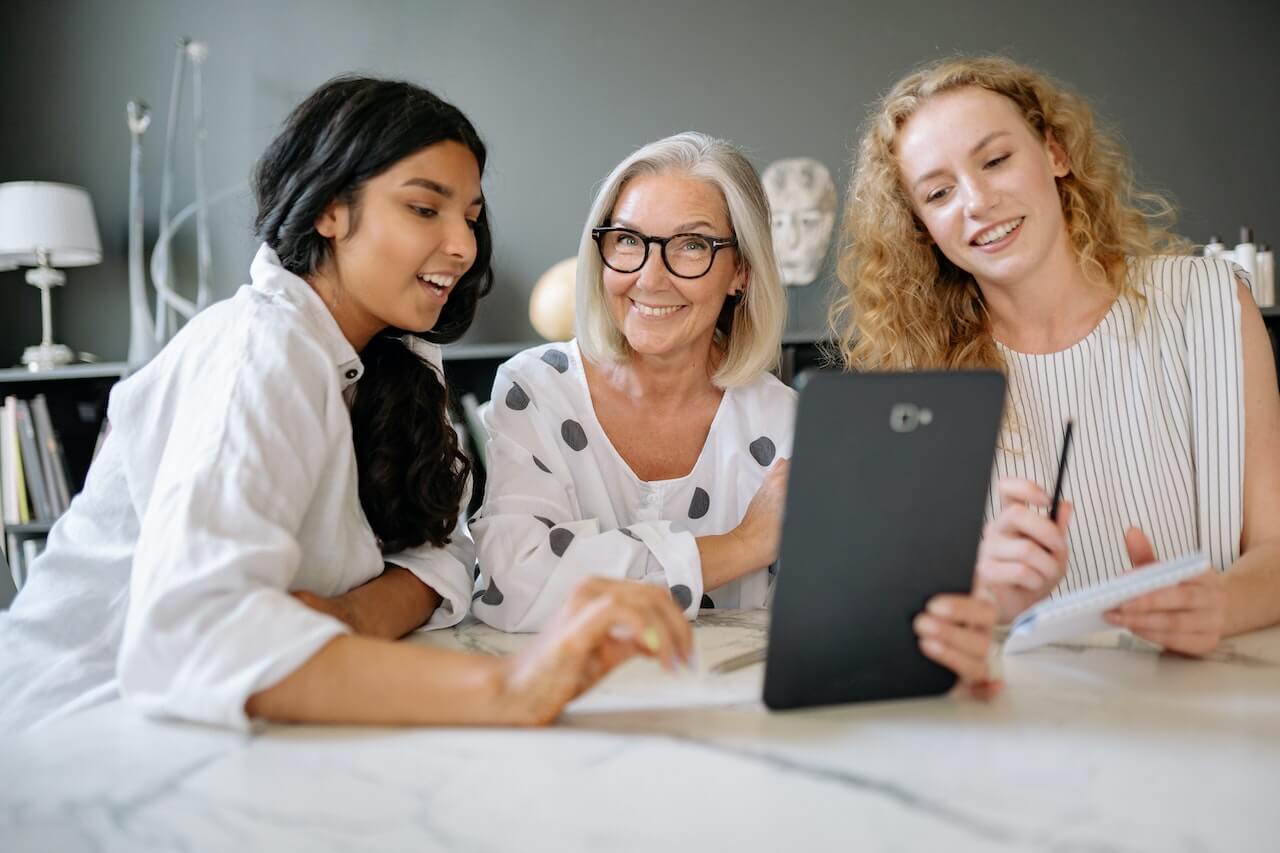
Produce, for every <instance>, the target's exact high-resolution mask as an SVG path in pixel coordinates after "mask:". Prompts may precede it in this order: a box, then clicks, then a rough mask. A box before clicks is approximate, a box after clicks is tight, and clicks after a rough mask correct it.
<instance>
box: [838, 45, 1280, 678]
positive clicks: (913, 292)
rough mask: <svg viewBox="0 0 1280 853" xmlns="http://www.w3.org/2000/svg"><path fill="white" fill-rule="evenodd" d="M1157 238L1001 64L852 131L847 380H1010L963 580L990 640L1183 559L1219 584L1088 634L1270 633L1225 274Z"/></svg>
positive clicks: (1230, 276)
mask: <svg viewBox="0 0 1280 853" xmlns="http://www.w3.org/2000/svg"><path fill="white" fill-rule="evenodd" d="M1172 214H1173V210H1172V208H1171V206H1170V205H1169V204H1168V203H1167V202H1165V201H1164V199H1162V198H1161V197H1160V196H1158V195H1155V194H1152V193H1147V192H1143V191H1141V190H1139V189H1138V188H1137V187H1136V186H1135V184H1134V180H1133V176H1132V173H1131V171H1130V168H1129V164H1128V159H1127V157H1126V155H1125V153H1124V151H1123V149H1122V147H1121V146H1120V144H1119V143H1118V141H1117V140H1116V138H1115V137H1114V136H1112V135H1111V134H1109V133H1108V132H1106V131H1104V130H1102V129H1100V128H1098V127H1097V126H1096V125H1095V123H1094V119H1093V114H1092V110H1091V109H1090V107H1089V105H1088V104H1087V103H1086V102H1085V101H1084V100H1083V99H1081V98H1080V97H1079V96H1077V95H1074V94H1072V93H1071V92H1069V91H1067V90H1066V89H1064V88H1063V87H1062V86H1060V85H1059V84H1057V83H1056V82H1054V81H1053V80H1051V79H1049V78H1048V77H1047V76H1045V75H1044V74H1041V73H1039V72H1037V71H1035V70H1033V69H1030V68H1027V67H1025V66H1021V65H1018V64H1016V63H1014V62H1012V61H1010V60H1007V59H1003V58H999V57H984V58H960V59H950V60H945V61H942V62H938V63H935V64H932V65H929V66H926V67H924V68H922V69H920V70H917V71H915V72H913V73H912V74H910V75H908V76H907V77H905V78H904V79H902V80H901V81H900V82H898V84H897V85H895V86H894V87H893V88H892V90H890V92H889V93H888V94H887V95H885V96H884V98H883V99H882V100H881V101H880V103H879V104H878V105H877V106H876V108H875V110H874V111H873V113H872V115H871V117H870V120H869V124H868V126H867V128H866V130H865V133H864V135H863V138H862V141H861V146H860V149H859V155H858V161H857V163H856V165H855V173H854V176H853V180H852V186H851V190H850V192H849V200H848V210H847V212H846V217H845V225H844V230H845V246H844V250H843V255H842V257H841V262H840V277H841V279H842V281H843V282H844V284H845V288H846V290H845V292H844V293H843V294H841V296H840V297H839V299H838V300H837V302H836V304H835V305H834V306H833V311H832V324H833V327H834V329H835V333H836V336H837V339H838V341H839V344H840V352H841V355H842V356H843V359H844V363H845V366H846V367H847V368H849V369H855V370H865V369H871V370H898V369H952V368H976V367H988V368H998V369H1001V370H1003V371H1004V372H1005V373H1006V375H1007V376H1008V380H1009V412H1008V417H1007V419H1006V428H1005V431H1004V433H1003V435H1002V437H1001V441H1000V447H999V450H998V452H997V456H996V465H995V470H994V472H993V487H992V490H991V497H990V498H989V506H988V517H989V518H990V519H991V520H990V522H989V523H988V526H987V529H986V531H985V535H984V538H983V544H982V547H981V549H980V552H979V560H978V566H977V571H976V576H975V585H976V586H977V587H979V588H983V589H986V590H987V591H988V592H990V593H991V594H992V596H993V597H994V598H995V599H996V600H997V602H998V604H999V607H1000V610H1001V616H1002V618H1004V619H1009V618H1011V617H1012V616H1014V615H1016V614H1017V613H1018V612H1019V611H1021V610H1022V609H1024V608H1026V607H1027V606H1029V605H1030V604H1032V603H1034V602H1035V601H1037V600H1038V599H1040V598H1043V597H1044V596H1045V595H1048V594H1050V593H1051V592H1052V591H1053V590H1055V589H1057V588H1061V589H1065V590H1070V589H1074V588H1078V587H1083V586H1088V585H1090V584H1092V583H1096V582H1099V581H1101V580H1105V579H1106V578H1108V577H1110V576H1113V575H1116V574H1119V573H1121V572H1122V571H1124V570H1125V568H1126V566H1127V564H1128V563H1132V564H1134V565H1141V564H1143V563H1146V562H1149V561H1151V560H1153V559H1155V556H1156V555H1157V554H1159V555H1160V556H1162V557H1172V556H1176V555H1178V554H1181V553H1184V552H1187V551H1197V550H1198V551H1203V552H1204V553H1206V554H1207V555H1208V556H1209V557H1210V559H1211V562H1212V563H1213V565H1214V566H1215V567H1217V568H1215V569H1212V570H1210V571H1209V572H1207V573H1206V574H1204V575H1203V576H1201V577H1198V578H1196V579H1194V580H1192V581H1188V582H1186V583H1183V584H1180V585H1178V586H1176V587H1172V588H1169V589H1166V590H1163V591H1161V592H1157V593H1152V594H1150V595H1148V596H1144V597H1142V598H1139V599H1136V600H1135V601H1133V602H1131V603H1130V604H1128V605H1125V606H1124V607H1122V608H1119V609H1118V610H1116V611H1112V612H1111V613H1109V614H1108V618H1109V620H1110V621H1111V622H1112V623H1113V624H1116V625H1120V626H1124V627H1128V628H1130V629H1131V630H1133V631H1134V632H1135V633H1138V634H1140V635H1142V636H1144V637H1146V638H1148V639H1150V640H1153V641H1155V642H1157V643H1160V644H1162V645H1164V646H1165V647H1166V648H1168V649H1170V650H1174V651H1178V652H1183V653H1187V654H1203V653H1205V652H1208V651H1210V650H1212V649H1213V648H1214V647H1215V646H1216V645H1217V643H1218V641H1219V639H1220V638H1221V637H1222V636H1224V635H1229V634H1233V633H1239V632H1242V631H1247V630H1251V629H1254V628H1258V627H1262V626H1264V625H1269V624H1273V623H1275V622H1277V621H1280V464H1278V463H1280V396H1278V395H1277V393H1276V375H1275V367H1274V362H1273V360H1272V354H1271V351H1270V345H1269V342H1268V340H1267V335H1266V330H1265V328H1264V326H1263V323H1262V319H1261V315H1260V314H1259V312H1258V309H1257V307H1256V306H1255V305H1254V303H1253V300H1252V298H1251V296H1250V295H1249V291H1248V289H1247V282H1246V281H1245V280H1244V275H1243V273H1242V272H1241V271H1240V270H1239V269H1238V268H1234V267H1232V266H1231V265H1229V264H1227V263H1226V262H1223V261H1217V260H1210V259H1204V258H1194V257H1189V256H1176V255H1174V254H1171V253H1172V252H1175V251H1178V250H1182V249H1185V248H1186V246H1187V244H1186V242H1185V241H1184V240H1182V239H1181V238H1178V237H1176V236H1175V235H1174V234H1173V233H1172V232H1171V231H1170V230H1169V226H1170V222H1171V220H1172ZM1163 253H1169V254H1163ZM1067 418H1074V420H1075V436H1074V446H1073V449H1072V461H1071V464H1070V465H1069V466H1068V468H1067V475H1066V481H1065V484H1064V494H1065V495H1067V496H1069V498H1070V500H1069V501H1066V502H1065V503H1064V511H1062V512H1060V513H1059V515H1058V521H1057V522H1056V523H1055V522H1051V521H1050V520H1048V519H1047V518H1046V517H1045V515H1044V513H1043V510H1044V509H1045V508H1046V507H1047V506H1048V504H1049V497H1048V495H1047V494H1046V493H1045V490H1044V489H1043V488H1042V485H1043V484H1045V483H1048V482H1050V481H1051V478H1052V477H1053V476H1054V473H1055V469H1056V466H1057V456H1058V451H1059V448H1060V444H1061V441H1062V428H1063V423H1064V420H1065V419H1067ZM1073 515H1074V516H1075V517H1076V519H1077V522H1076V524H1075V525H1072V524H1071V519H1072V517H1073ZM1226 569H1229V571H1220V570H1226Z"/></svg>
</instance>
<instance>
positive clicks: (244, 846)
mask: <svg viewBox="0 0 1280 853" xmlns="http://www.w3.org/2000/svg"><path fill="white" fill-rule="evenodd" d="M765 625H766V616H765V614H764V612H763V611H752V612H738V613H735V612H723V613H714V614H708V615H705V616H704V617H703V618H702V619H701V620H700V622H699V624H698V626H697V637H698V643H699V647H700V650H701V656H702V660H703V663H704V665H707V664H714V663H715V662H717V661H720V660H724V659H726V658H728V657H730V656H733V655H735V654H737V653H739V652H742V651H745V650H748V649H751V648H754V647H757V646H759V645H761V644H762V641H763V636H764V631H765ZM416 641H420V642H434V643H441V644H445V645H450V646H455V647H464V648H470V649H478V650H484V651H509V650H512V649H515V648H517V647H518V646H519V645H520V644H521V643H523V642H527V638H525V637H519V636H510V635H502V634H498V633H496V632H493V631H491V630H489V629H488V628H485V627H482V626H478V625H468V626H465V627H462V628H460V629H457V630H454V631H448V632H442V633H436V634H432V635H428V636H426V637H420V638H418V639H417V640H416ZM1005 667H1006V675H1007V677H1008V680H1009V687H1008V688H1007V689H1006V691H1005V693H1004V694H1003V695H1002V696H1001V697H1000V698H998V699H997V700H995V701H993V702H991V703H989V704H982V703H979V702H976V701H973V700H970V699H965V698H960V697H955V696H952V697H947V698H942V699H929V700H915V701H910V702H895V703H881V704H874V705H863V706H846V707H839V708H830V709H824V710H818V711H803V712H789V713H785V714H771V713H769V712H768V711H766V710H765V709H764V707H763V706H762V705H761V703H760V701H759V694H760V684H761V679H762V673H763V667H762V666H761V665H758V664H757V665H755V666H751V667H748V668H746V669H743V670H739V671H737V672H734V673H731V674H727V675H713V674H708V673H703V674H686V675H682V676H677V677H672V676H668V675H666V674H665V673H663V672H662V671H661V670H659V669H658V668H657V667H656V666H655V665H653V664H651V663H649V662H633V663H630V664H627V665H626V666H624V667H623V668H621V669H620V670H619V671H618V672H617V673H615V674H614V675H613V676H611V677H610V679H609V680H607V681H606V682H605V683H604V684H603V685H602V686H601V688H600V689H598V690H597V691H596V692H594V693H592V694H591V695H590V696H588V697H585V698H584V699H583V700H580V701H579V702H577V703H575V704H574V705H573V706H571V708H570V710H569V712H568V713H567V714H566V716H565V717H564V718H563V719H562V720H561V722H560V723H559V724H557V725H556V726H555V727H553V728H550V729H544V730H537V731H510V730H500V731H485V730H474V729H469V730H437V731H429V730H409V731H403V730H381V729H336V728H306V727H267V728H265V729H264V730H263V731H261V732H259V733H257V734H255V735H253V736H242V735H235V734H228V733H226V732H220V731H214V730H209V729H205V728H200V727H195V726H189V725H180V724H172V723H169V724H164V723H156V722H148V721H144V720H141V719H139V718H137V717H136V716H134V715H133V714H132V713H131V712H130V711H128V710H127V709H126V708H124V707H123V706H122V705H120V704H119V703H115V704H112V705H108V706H104V707H102V708H100V709H97V710H94V711H91V712H88V713H86V714H84V715H81V716H79V717H73V718H71V719H68V720H64V721H62V722H60V723H55V724H51V725H49V726H46V727H45V728H43V729H37V730H36V731H34V732H32V733H30V734H28V735H25V736H21V737H15V736H12V735H9V736H3V737H0V781H2V786H0V850H3V851H5V853H16V851H75V850H104V851H116V850H119V851H126V850H127V851H141V850H217V851H223V850H225V851H236V853H248V851H257V850H264V851H267V850H269V851H283V850H306V851H330V850H333V851H338V850H360V851H379V850H388V851H390V850H415V851H422V850H460V851H489V850H494V851H497V850H547V851H566V850H636V851H645V853H656V852H657V851H667V850H699V851H706V850H744V851H745V850H768V851H788V853H790V852H791V851H800V850H806V849H836V848H839V849H843V850H904V851H914V850H937V851H949V850H984V851H985V850H1019V851H1020V850H1054V851H1124V850H1151V851H1205V850H1222V851H1231V853H1241V851H1250V850H1258V851H1277V850H1280V630H1271V631H1267V632H1261V633H1258V634H1253V635H1249V636H1246V637H1241V638H1237V639H1236V640H1233V641H1231V642H1228V643H1227V644H1225V646H1224V647H1223V649H1222V650H1220V651H1219V652H1218V653H1217V654H1216V655H1214V657H1213V659H1211V660H1208V661H1189V660H1183V659H1179V658H1176V657H1171V656H1167V655H1159V654H1156V653H1154V652H1153V651H1152V650H1151V649H1149V648H1146V647H1145V646H1143V644H1140V643H1138V642H1136V641H1134V640H1132V639H1131V638H1129V637H1127V635H1125V636H1123V637H1122V636H1121V635H1118V634H1112V635H1100V637H1099V638H1091V640H1090V641H1089V642H1085V643H1077V644H1072V645H1065V646H1058V647H1050V648H1047V649H1042V650H1039V651H1036V652H1031V653H1028V654H1025V655H1020V656H1016V657H1012V658H1008V659H1007V660H1006V664H1005Z"/></svg>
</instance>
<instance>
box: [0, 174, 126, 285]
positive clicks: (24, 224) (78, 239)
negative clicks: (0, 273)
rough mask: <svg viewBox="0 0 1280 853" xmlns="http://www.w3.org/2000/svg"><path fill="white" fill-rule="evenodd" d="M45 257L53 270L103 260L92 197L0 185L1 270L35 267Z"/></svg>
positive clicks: (69, 190)
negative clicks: (41, 254) (12, 266)
mask: <svg viewBox="0 0 1280 853" xmlns="http://www.w3.org/2000/svg"><path fill="white" fill-rule="evenodd" d="M41 251H43V252H48V254H49V265H50V266H53V267H83V266H88V265H89V264H96V263H98V262H99V261H101V260H102V241H101V240H99V239H98V223H97V221H96V220H95V219H94V218H93V202H92V201H91V200H90V199H89V193H88V191H87V190H85V189H84V188H83V187H73V186H71V185H70V184H54V183H49V182H46V181H14V182H12V183H7V184H0V266H3V265H4V264H5V263H9V264H20V265H22V266H28V267H30V266H36V265H37V264H38V263H39V260H38V258H37V253H38V252H41Z"/></svg>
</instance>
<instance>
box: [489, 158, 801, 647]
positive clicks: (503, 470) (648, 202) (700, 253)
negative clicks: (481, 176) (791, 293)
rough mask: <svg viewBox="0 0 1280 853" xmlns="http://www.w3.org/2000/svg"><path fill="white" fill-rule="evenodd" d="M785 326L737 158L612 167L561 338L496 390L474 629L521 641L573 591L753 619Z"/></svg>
mask: <svg viewBox="0 0 1280 853" xmlns="http://www.w3.org/2000/svg"><path fill="white" fill-rule="evenodd" d="M785 314H786V298H785V296H784V294H783V290H782V285H781V282H780V281H779V278H778V268H777V262H776V260H775V258H774V254H773V246H772V243H771V240H770V232H769V207H768V201H767V200H766V198H765V195H764V191H763V190H762V188H761V186H760V180H759V178H758V176H757V175H756V172H755V170H754V168H753V167H752V166H751V164H750V163H749V162H748V161H747V160H746V158H745V157H743V156H742V154H741V153H740V152H738V151H737V150H736V149H735V148H734V147H733V146H731V145H729V144H728V143H726V142H723V141H721V140H717V139H712V138H710V137H708V136H704V135H702V134H698V133H682V134H679V135H676V136H672V137H669V138H667V139H662V140H659V141H658V142H654V143H652V144H650V145H647V146H645V147H643V148H641V149H640V150H638V151H636V152H635V153H634V154H632V155H631V156H630V157H628V158H627V159H626V160H624V161H623V162H622V163H621V164H619V165H618V167H617V168H616V169H614V170H613V173H612V174H611V175H610V176H609V177H608V179H607V180H606V181H605V184H604V186H603V188H602V189H601V190H600V192H599V194H598V195H597V196H596V200H595V203H594V204H593V205H592V207H591V212H590V214H589V217H588V220H587V225H586V227H585V229H584V230H583V235H582V242H581V245H580V247H579V250H578V282H577V316H576V321H575V323H576V331H577V335H578V336H577V339H576V340H573V341H569V342H567V343H554V344H548V345H545V346H541V347H536V348H534V349H531V350H527V351H525V352H523V353H521V354H519V355H517V356H515V357H514V358H512V359H511V360H510V361H508V362H507V363H506V364H504V365H503V366H502V367H501V368H500V369H499V371H498V375H497V378H496V380H495V382H494V389H493V398H492V399H493V404H492V406H491V407H490V410H489V413H488V415H487V419H486V426H487V427H488V431H489V445H488V450H487V454H488V460H489V465H488V468H489V480H488V484H487V488H486V493H485V500H484V504H483V506H482V507H481V509H480V513H479V516H478V518H477V519H476V520H474V521H473V522H472V524H471V531H472V533H473V534H474V536H475V538H476V544H477V548H478V554H479V562H480V567H481V572H482V574H483V578H482V580H481V581H480V584H479V586H478V589H481V588H482V590H483V592H477V595H478V596H479V597H478V599H477V600H476V601H475V602H474V604H473V609H474V611H475V613H476V615H477V616H478V617H479V618H481V619H483V620H484V621H485V622H488V623H489V624H491V625H494V626H496V627H498V628H502V629H504V630H508V631H532V630H537V629H538V628H539V627H540V626H541V625H542V624H543V623H544V622H545V621H546V619H547V618H548V617H549V616H550V615H551V614H552V613H554V612H555V610H556V608H557V606H558V605H559V604H560V603H562V602H563V601H564V600H565V599H566V598H567V597H568V595H569V591H570V590H571V589H572V588H573V585H574V583H575V582H576V581H577V580H578V579H580V578H582V577H586V576H605V577H612V578H631V579H635V580H640V581H645V582H648V583H654V584H662V585H665V586H667V587H668V588H669V589H670V590H671V594H672V596H673V597H674V599H675V600H676V602H677V603H678V604H679V605H680V606H681V607H683V608H684V610H685V612H686V615H688V616H689V617H695V616H697V613H698V608H699V607H730V608H737V607H759V606H763V605H764V603H765V599H766V595H767V592H768V588H769V574H768V572H767V571H765V569H766V568H767V567H768V566H769V565H770V564H771V563H773V561H774V559H775V557H776V553H777V546H778V535H779V523H780V517H781V510H782V499H783V491H784V489H785V482H786V461H785V457H787V456H789V455H790V451H791V435H792V422H793V419H794V413H795V392H794V391H792V390H791V389H790V388H788V387H787V386H786V385H784V384H783V383H782V382H780V381H779V380H778V379H777V378H775V377H774V376H773V375H772V374H771V373H770V372H769V371H770V370H771V369H772V368H773V367H774V366H775V365H776V363H777V360H778V355H779V351H780V344H781V339H782V329H783V326H784V324H785Z"/></svg>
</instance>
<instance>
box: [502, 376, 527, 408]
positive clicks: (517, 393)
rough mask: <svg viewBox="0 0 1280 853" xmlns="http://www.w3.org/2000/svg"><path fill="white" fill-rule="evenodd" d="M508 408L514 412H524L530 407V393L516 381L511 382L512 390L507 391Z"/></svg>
mask: <svg viewBox="0 0 1280 853" xmlns="http://www.w3.org/2000/svg"><path fill="white" fill-rule="evenodd" d="M507 408H508V409H511V410H512V411H514V412H522V411H524V410H525V409H527V408H529V395H528V394H526V393H525V392H524V389H523V388H521V387H520V386H519V385H517V384H516V383H514V382H512V383H511V390H510V391H508V392H507Z"/></svg>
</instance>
